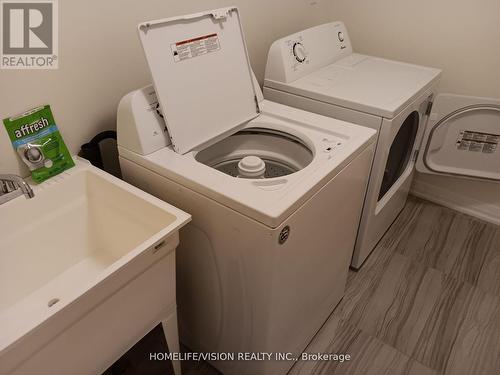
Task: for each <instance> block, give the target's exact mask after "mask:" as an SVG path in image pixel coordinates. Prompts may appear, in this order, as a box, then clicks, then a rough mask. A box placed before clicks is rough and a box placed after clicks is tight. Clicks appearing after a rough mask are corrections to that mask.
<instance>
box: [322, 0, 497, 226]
mask: <svg viewBox="0 0 500 375" xmlns="http://www.w3.org/2000/svg"><path fill="white" fill-rule="evenodd" d="M331 7H332V10H331V14H332V19H335V20H342V21H344V22H345V23H346V25H347V28H348V30H349V35H350V36H351V39H352V42H353V45H354V49H355V50H356V51H358V52H360V53H366V54H372V55H378V56H382V57H387V58H391V59H396V60H403V61H408V62H413V63H417V64H423V65H429V66H435V67H439V68H441V69H443V71H444V74H443V78H442V80H441V86H440V92H449V93H455V94H464V95H473V96H484V97H494V98H500V48H499V47H500V22H499V15H500V1H498V0H478V1H465V0H459V1H457V0H441V1H432V0H418V1H408V0H403V1H401V0H378V1H371V0H358V1H352V0H333V2H332V4H331ZM499 187H500V186H499V185H498V184H494V183H484V182H480V183H478V182H474V181H465V180H460V179H455V178H448V177H445V178H443V177H432V176H428V175H419V176H418V177H417V179H416V182H415V191H417V190H418V192H419V193H420V194H427V195H428V196H433V195H439V196H441V199H440V201H441V203H448V202H451V201H453V202H455V203H454V204H457V205H460V204H461V205H462V206H464V205H466V206H467V209H468V210H469V211H468V212H469V213H474V210H477V211H481V212H484V213H485V214H484V215H485V216H488V215H489V216H490V217H489V219H491V220H493V221H497V222H498V221H500V216H499V215H497V214H498V213H499V211H500V188H499ZM447 201H448V202H447ZM460 202H462V203H460ZM464 202H466V203H464ZM486 212H488V213H486ZM480 214H481V213H480ZM493 216H496V217H495V218H493V219H492V217H493Z"/></svg>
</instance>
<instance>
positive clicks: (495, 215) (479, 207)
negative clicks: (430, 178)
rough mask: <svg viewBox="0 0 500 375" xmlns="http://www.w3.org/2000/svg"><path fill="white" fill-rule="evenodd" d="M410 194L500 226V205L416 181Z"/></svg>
mask: <svg viewBox="0 0 500 375" xmlns="http://www.w3.org/2000/svg"><path fill="white" fill-rule="evenodd" d="M410 194H412V195H415V196H417V197H419V198H422V199H426V200H428V201H431V202H434V203H437V204H440V205H442V206H445V207H448V208H451V209H453V210H455V211H458V212H462V213H464V214H467V215H470V216H474V217H476V218H478V219H481V220H484V221H487V222H490V223H492V224H496V225H500V206H499V205H495V204H491V203H486V202H483V201H481V200H479V199H474V198H471V197H470V196H468V195H462V194H459V193H457V192H452V191H450V190H448V189H445V188H443V187H440V186H437V185H434V184H430V183H427V182H423V181H418V180H416V181H415V180H414V182H413V185H412V188H411V191H410Z"/></svg>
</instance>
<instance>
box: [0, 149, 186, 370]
mask: <svg viewBox="0 0 500 375" xmlns="http://www.w3.org/2000/svg"><path fill="white" fill-rule="evenodd" d="M32 187H33V190H34V192H35V197H34V198H32V199H26V198H25V197H24V196H20V197H18V198H16V199H13V200H11V201H9V202H7V203H4V204H2V205H0V374H4V373H6V374H10V373H13V374H21V373H32V372H33V373H37V374H45V373H47V374H57V373H71V374H79V373H82V374H84V373H98V372H99V371H103V370H105V369H106V368H107V366H109V365H110V364H111V363H113V362H114V361H115V360H116V359H117V358H119V357H120V356H121V355H122V354H123V353H124V352H125V351H126V350H128V349H129V348H130V347H131V346H132V345H133V344H134V343H135V342H137V341H138V340H139V339H140V338H141V337H142V336H143V335H144V334H146V333H147V332H148V331H149V330H150V329H151V328H153V327H154V326H155V325H156V324H158V323H160V322H162V323H163V324H164V328H166V325H167V323H166V322H167V320H168V319H169V318H170V323H169V325H171V326H172V328H175V330H174V329H173V330H172V333H171V335H172V338H173V340H176V339H177V337H176V335H177V328H176V321H175V320H176V316H175V255H174V253H175V248H176V246H177V244H178V242H179V235H178V231H179V229H180V228H181V227H182V226H184V225H185V224H186V223H187V222H189V220H190V216H189V215H188V214H186V213H184V212H183V211H181V210H179V209H177V208H175V207H173V206H171V205H169V204H167V203H165V202H163V201H161V200H159V199H157V198H155V197H153V196H151V195H149V194H146V193H144V192H143V191H141V190H139V189H137V188H135V187H133V186H131V185H129V184H127V183H124V182H123V181H121V180H119V179H117V178H115V177H113V176H111V175H109V174H106V173H104V172H102V171H100V170H99V169H97V168H94V167H92V166H91V165H90V164H89V163H88V162H86V161H84V160H83V159H78V158H77V165H76V167H74V168H72V169H70V170H69V171H67V172H65V173H63V174H61V175H59V176H56V177H54V178H52V179H50V180H48V181H46V182H44V183H42V184H40V185H35V186H32ZM174 325H175V327H174ZM166 331H167V330H166ZM166 333H167V332H166ZM167 336H168V334H167ZM167 339H168V337H167ZM169 344H170V343H169ZM174 347H175V345H174Z"/></svg>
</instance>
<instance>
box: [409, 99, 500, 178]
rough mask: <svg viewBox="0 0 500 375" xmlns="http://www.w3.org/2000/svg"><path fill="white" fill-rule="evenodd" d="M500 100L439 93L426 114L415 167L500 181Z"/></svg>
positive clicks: (422, 169) (426, 170)
mask: <svg viewBox="0 0 500 375" xmlns="http://www.w3.org/2000/svg"><path fill="white" fill-rule="evenodd" d="M499 143H500V100H495V99H486V98H477V97H467V96H459V95H451V94H440V95H438V96H437V97H436V100H435V101H434V105H433V108H432V112H431V115H430V116H429V119H428V122H427V125H426V129H425V133H424V138H423V140H422V146H421V149H420V153H419V156H418V160H417V165H416V167H417V170H418V171H419V172H422V173H431V174H444V175H450V176H457V177H468V178H477V179H486V180H492V181H500V147H499V145H498V144H499Z"/></svg>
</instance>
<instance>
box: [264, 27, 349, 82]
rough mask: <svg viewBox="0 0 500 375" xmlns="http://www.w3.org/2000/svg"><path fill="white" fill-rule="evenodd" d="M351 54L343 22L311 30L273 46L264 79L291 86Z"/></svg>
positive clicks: (277, 42) (289, 37)
mask: <svg viewBox="0 0 500 375" xmlns="http://www.w3.org/2000/svg"><path fill="white" fill-rule="evenodd" d="M350 54H352V47H351V42H350V40H349V35H348V34H347V29H346V27H345V26H344V24H343V23H342V22H331V23H326V24H323V25H319V26H316V27H312V28H310V29H306V30H303V31H300V32H298V33H295V34H292V35H289V36H287V37H285V38H282V39H279V40H277V41H275V42H274V43H273V44H272V46H271V49H270V50H269V55H268V61H267V67H266V79H272V80H276V81H281V80H284V79H285V80H286V82H291V81H294V80H296V79H298V78H301V77H303V76H305V75H307V74H309V73H310V72H312V71H315V70H317V69H320V68H322V67H323V66H326V65H329V64H332V63H334V62H335V61H337V60H340V59H341V58H344V57H346V56H348V55H350ZM279 70H281V71H279Z"/></svg>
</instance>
